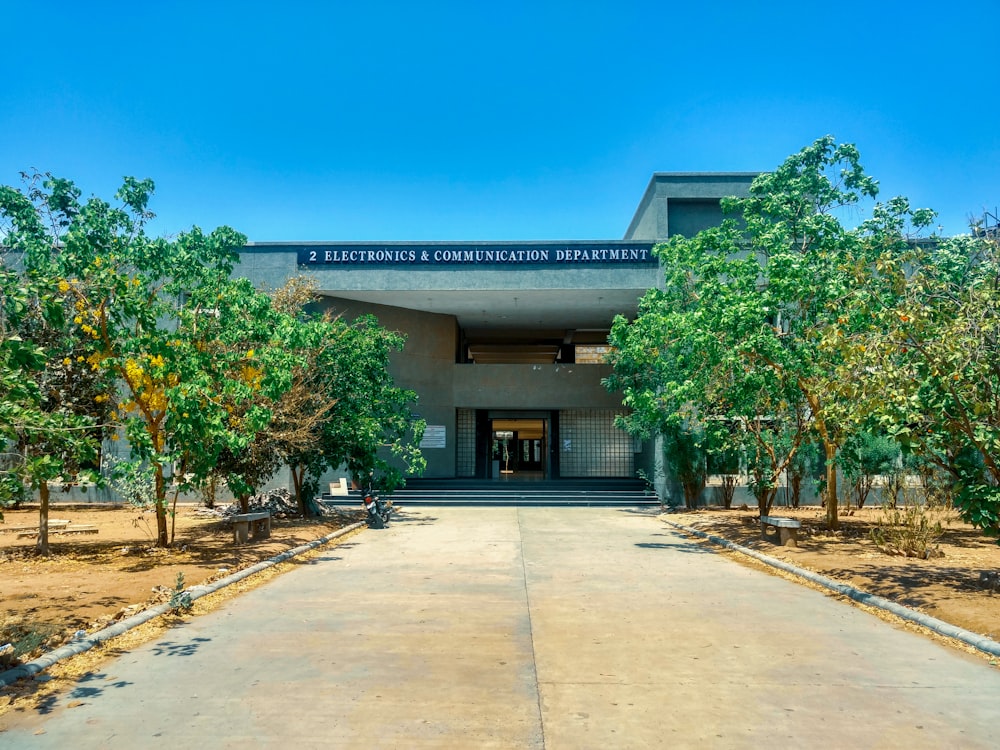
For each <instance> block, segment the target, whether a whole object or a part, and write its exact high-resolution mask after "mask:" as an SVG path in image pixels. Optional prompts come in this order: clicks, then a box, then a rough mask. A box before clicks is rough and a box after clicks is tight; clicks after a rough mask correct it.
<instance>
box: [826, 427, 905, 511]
mask: <svg viewBox="0 0 1000 750" xmlns="http://www.w3.org/2000/svg"><path fill="white" fill-rule="evenodd" d="M900 460H901V455H900V448H899V443H897V442H896V441H895V440H894V439H893V438H891V437H889V436H888V435H886V434H883V433H878V432H872V431H870V430H867V429H861V430H858V431H856V432H852V433H851V434H850V435H849V436H848V438H847V439H846V440H845V441H844V445H843V447H842V448H841V449H840V466H841V468H842V469H843V472H844V478H845V479H846V480H847V481H848V482H850V492H851V495H852V496H853V498H854V504H855V505H856V506H857V507H858V508H861V507H862V506H864V504H865V501H866V500H867V499H868V496H869V495H870V494H871V491H872V487H873V486H874V484H875V479H876V477H878V476H882V477H891V476H893V475H894V474H896V473H897V472H898V471H899V469H898V468H897V464H898V463H900ZM848 505H850V503H849V502H848Z"/></svg>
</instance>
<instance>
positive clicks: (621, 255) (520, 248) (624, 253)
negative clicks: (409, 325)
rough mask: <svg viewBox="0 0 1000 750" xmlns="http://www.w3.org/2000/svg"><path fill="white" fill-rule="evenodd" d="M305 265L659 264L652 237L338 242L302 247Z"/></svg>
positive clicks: (501, 266) (300, 257) (499, 265)
mask: <svg viewBox="0 0 1000 750" xmlns="http://www.w3.org/2000/svg"><path fill="white" fill-rule="evenodd" d="M298 262H299V265H300V266H313V267H316V266H319V267H326V268H331V267H340V268H343V267H350V268H359V267H382V268H385V267H390V268H412V267H415V266H417V267H470V266H472V267H477V268H507V269H509V268H512V267H518V266H533V267H537V266H549V267H553V266H554V267H567V266H574V267H580V266H609V265H611V266H614V265H634V264H642V265H645V264H656V263H657V262H658V260H657V258H656V256H655V255H653V243H652V242H624V241H623V242H616V241H607V242H592V241H588V242H582V241H581V242H568V243H567V242H553V243H545V242H540V243H517V244H499V243H483V244H471V245H463V244H450V243H435V244H416V243H409V242H407V243H400V244H398V245H390V244H381V245H375V244H356V243H349V244H339V245H304V246H299V247H298Z"/></svg>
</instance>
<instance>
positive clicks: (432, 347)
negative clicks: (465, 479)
mask: <svg viewBox="0 0 1000 750" xmlns="http://www.w3.org/2000/svg"><path fill="white" fill-rule="evenodd" d="M324 304H325V305H327V306H329V308H330V309H332V310H335V311H337V312H339V313H341V314H343V315H344V317H345V318H346V319H348V320H353V319H355V318H357V317H358V316H360V315H364V314H372V315H375V317H376V318H378V321H379V324H380V325H382V326H383V327H384V328H388V329H389V330H392V331H399V332H400V333H403V334H405V335H406V337H407V341H406V345H405V347H404V348H403V351H402V352H397V353H395V354H393V356H392V360H391V363H390V372H391V374H392V376H393V380H394V381H395V383H396V385H398V386H400V387H402V388H409V389H412V390H414V391H416V393H417V395H418V398H419V400H418V401H417V403H416V405H415V406H414V407H413V410H414V412H415V413H416V414H418V415H419V416H420V417H421V418H423V419H424V420H425V421H426V422H427V424H429V425H443V426H444V427H445V435H446V444H445V447H444V448H427V449H425V450H424V451H423V454H424V458H425V459H427V470H426V471H425V472H424V476H427V477H453V476H455V402H454V401H453V400H452V374H453V372H454V369H455V348H456V346H457V339H458V331H457V329H456V325H455V319H454V318H452V317H451V316H448V315H437V314H434V313H423V312H417V311H414V310H407V309H403V308H399V307H389V306H386V305H373V304H369V303H364V302H359V301H356V300H347V299H340V298H327V299H326V300H324ZM339 475H342V473H341V474H339Z"/></svg>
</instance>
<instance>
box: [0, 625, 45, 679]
mask: <svg viewBox="0 0 1000 750" xmlns="http://www.w3.org/2000/svg"><path fill="white" fill-rule="evenodd" d="M58 634H59V628H58V627H57V626H55V625H49V624H46V623H38V622H35V623H32V622H7V623H6V624H4V625H3V626H2V627H0V647H6V648H2V650H0V670H4V669H10V668H11V667H16V666H17V665H18V664H20V663H21V662H22V661H23V660H24V658H25V657H26V658H29V659H30V658H32V657H33V656H34V655H35V654H37V653H40V652H42V651H44V650H45V646H46V644H48V642H49V641H50V640H51V639H52V638H53V637H54V636H56V635H58Z"/></svg>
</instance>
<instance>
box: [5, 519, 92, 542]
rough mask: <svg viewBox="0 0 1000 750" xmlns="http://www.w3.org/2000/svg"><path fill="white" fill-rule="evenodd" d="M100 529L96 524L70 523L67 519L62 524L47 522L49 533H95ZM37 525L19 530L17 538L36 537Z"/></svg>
mask: <svg viewBox="0 0 1000 750" xmlns="http://www.w3.org/2000/svg"><path fill="white" fill-rule="evenodd" d="M99 531H100V529H98V528H97V527H96V526H91V525H88V524H82V523H81V524H76V525H74V524H70V523H69V522H68V521H67V522H66V523H64V524H57V525H55V526H53V525H52V524H51V523H50V524H49V534H50V535H51V534H97V533H98V532H99ZM39 533H40V532H39V530H38V527H37V526H33V527H31V528H30V529H27V530H25V531H21V532H20V533H19V534H18V535H17V538H18V539H27V538H28V537H37V536H38V534H39Z"/></svg>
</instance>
